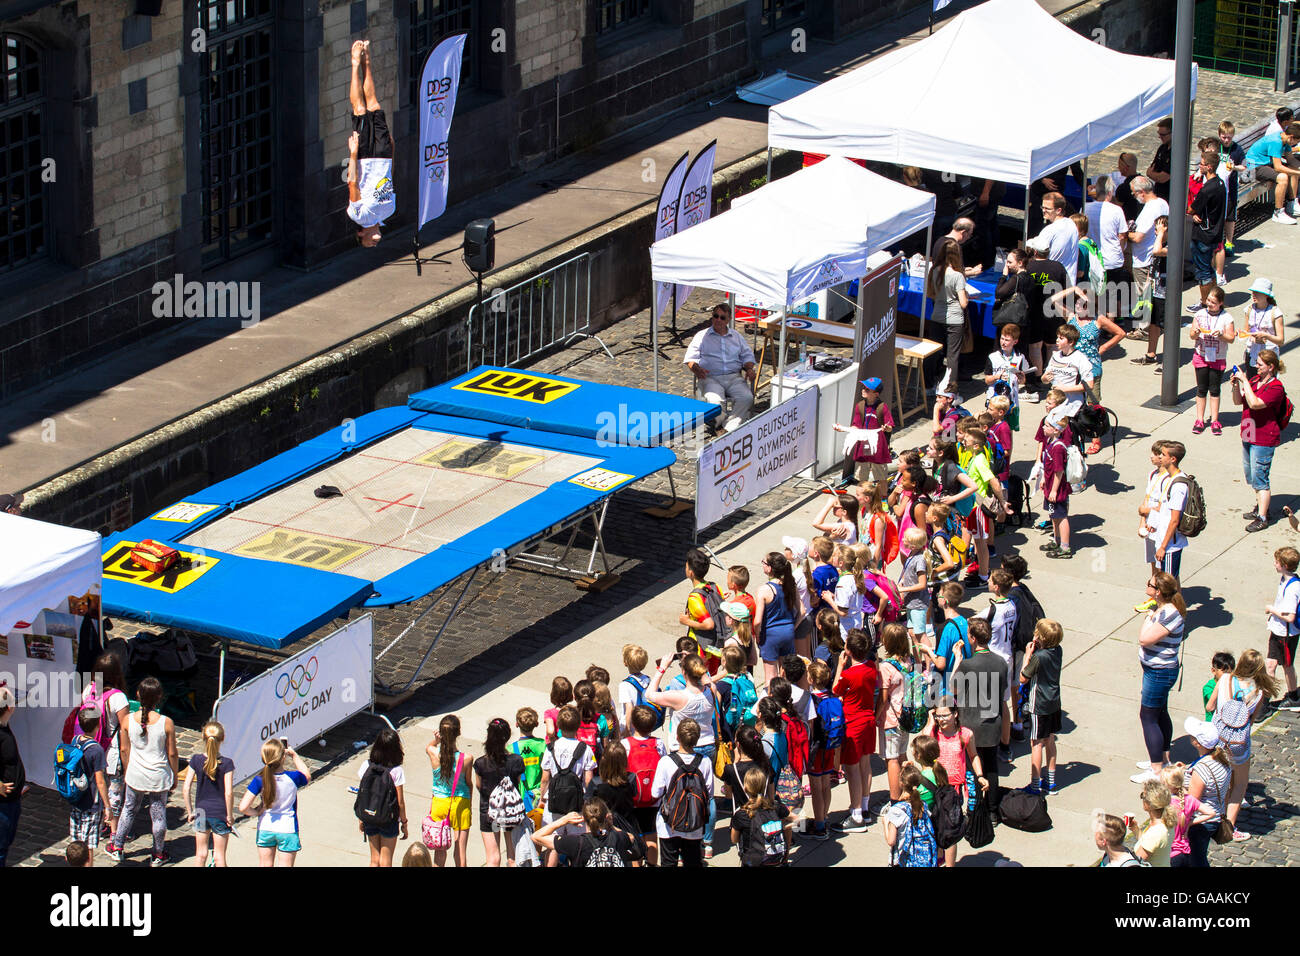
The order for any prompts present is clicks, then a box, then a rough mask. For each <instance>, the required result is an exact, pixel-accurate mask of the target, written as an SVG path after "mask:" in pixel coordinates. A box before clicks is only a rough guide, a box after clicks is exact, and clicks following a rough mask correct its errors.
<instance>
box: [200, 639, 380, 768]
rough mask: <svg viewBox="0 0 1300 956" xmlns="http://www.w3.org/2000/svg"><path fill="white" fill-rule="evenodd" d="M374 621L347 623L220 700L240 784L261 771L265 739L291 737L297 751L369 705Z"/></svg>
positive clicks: (227, 746) (219, 714)
mask: <svg viewBox="0 0 1300 956" xmlns="http://www.w3.org/2000/svg"><path fill="white" fill-rule="evenodd" d="M372 622H373V619H372V616H371V615H369V614H366V615H364V616H362V617H359V618H357V619H356V620H355V621H351V622H349V623H348V624H347V625H345V626H344V627H341V628H339V630H337V631H335V632H334V633H333V634H331V635H330V636H329V637H326V638H323V639H321V640H319V641H317V642H316V643H315V644H312V645H310V646H309V647H306V648H304V649H303V650H301V651H299V652H298V653H297V654H295V655H294V656H293V657H291V658H289V659H288V660H286V661H284V662H283V663H282V664H279V665H278V666H276V667H272V668H271V669H270V670H268V671H264V672H263V673H261V674H258V675H257V676H256V677H254V678H253V679H252V680H250V681H249V682H248V683H246V684H241V685H240V686H238V687H236V688H235V689H234V690H232V691H230V692H229V693H228V694H226V695H225V696H224V697H222V698H221V699H220V700H218V701H217V706H216V709H215V711H214V713H213V717H214V718H215V719H216V720H219V721H221V723H222V724H223V725H224V726H225V728H226V744H225V753H226V755H227V756H228V757H230V758H231V759H232V760H234V761H235V782H236V783H238V782H239V781H242V780H247V779H248V778H249V777H251V776H253V774H255V773H259V772H260V771H261V769H262V744H264V743H266V741H268V740H271V739H272V738H274V737H288V738H289V746H291V747H294V748H295V749H296V748H298V747H299V746H301V745H302V744H304V743H307V742H308V741H311V740H315V739H316V738H317V737H319V736H320V735H321V734H323V733H325V731H327V730H329V729H330V728H331V727H337V726H338V725H339V724H341V723H343V721H345V720H347V719H348V718H349V717H351V716H352V715H353V714H356V713H359V712H360V711H363V710H365V709H366V708H367V707H369V706H370V703H371V700H372V699H373V696H374V662H373V659H372V649H373V642H374V637H373V633H374V632H373V626H372Z"/></svg>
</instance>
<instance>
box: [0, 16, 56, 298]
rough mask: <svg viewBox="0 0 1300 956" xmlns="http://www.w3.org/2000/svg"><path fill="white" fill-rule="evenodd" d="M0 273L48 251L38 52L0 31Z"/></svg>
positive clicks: (42, 94)
mask: <svg viewBox="0 0 1300 956" xmlns="http://www.w3.org/2000/svg"><path fill="white" fill-rule="evenodd" d="M0 64H2V65H3V68H4V77H3V80H4V81H3V83H2V84H0V273H3V272H9V271H11V270H13V269H15V268H17V267H18V266H21V265H24V264H25V263H28V262H31V261H32V260H33V259H38V258H40V257H42V256H44V255H45V254H46V250H47V249H48V248H49V245H50V242H49V238H50V237H49V232H48V230H49V226H48V222H49V202H48V198H49V197H48V195H47V192H46V187H45V183H44V182H43V181H42V178H41V173H42V165H41V161H42V159H43V158H44V156H45V150H44V144H43V140H44V135H45V84H44V82H43V80H44V77H43V76H42V70H41V51H40V49H39V48H37V47H36V46H35V45H34V44H33V43H32V42H31V41H29V40H27V39H26V38H24V37H21V36H18V35H17V34H13V33H0Z"/></svg>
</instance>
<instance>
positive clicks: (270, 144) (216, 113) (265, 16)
mask: <svg viewBox="0 0 1300 956" xmlns="http://www.w3.org/2000/svg"><path fill="white" fill-rule="evenodd" d="M198 22H199V25H200V26H201V27H202V28H203V29H204V30H205V31H206V33H207V53H206V55H205V56H204V57H203V64H202V67H201V69H202V78H201V84H200V89H201V93H202V108H201V110H200V113H199V117H200V118H199V136H200V147H199V149H200V154H201V162H202V172H203V197H204V205H203V213H202V215H203V259H204V262H205V263H210V262H217V261H222V260H226V259H232V258H235V257H236V256H239V255H242V254H243V253H244V252H247V251H249V250H250V249H252V248H255V247H257V246H259V245H262V244H264V243H265V242H266V241H268V240H269V239H271V238H272V235H273V232H274V221H275V213H274V203H273V198H274V193H275V188H276V175H275V141H276V134H277V121H276V116H275V80H274V77H275V11H274V5H273V0H199V20H198Z"/></svg>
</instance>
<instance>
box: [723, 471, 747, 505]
mask: <svg viewBox="0 0 1300 956" xmlns="http://www.w3.org/2000/svg"><path fill="white" fill-rule="evenodd" d="M744 489H745V476H744V475H737V476H736V477H735V478H732V479H731V480H730V481H728V482H727V483H726V484H724V485H719V486H718V495H719V497H721V499H722V503H723V504H724V505H730V504H739V502H740V495H741V492H742V491H744Z"/></svg>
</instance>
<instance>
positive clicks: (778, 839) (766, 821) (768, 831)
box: [748, 809, 790, 866]
mask: <svg viewBox="0 0 1300 956" xmlns="http://www.w3.org/2000/svg"><path fill="white" fill-rule="evenodd" d="M789 852H790V848H789V847H787V846H786V845H785V823H784V822H783V821H782V820H781V817H780V816H779V815H778V814H777V812H776V811H775V810H762V809H759V810H755V811H754V812H753V813H752V814H751V815H750V817H749V860H748V862H749V863H750V865H751V866H781V865H782V864H784V863H785V860H786V856H787V855H788V854H789Z"/></svg>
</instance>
